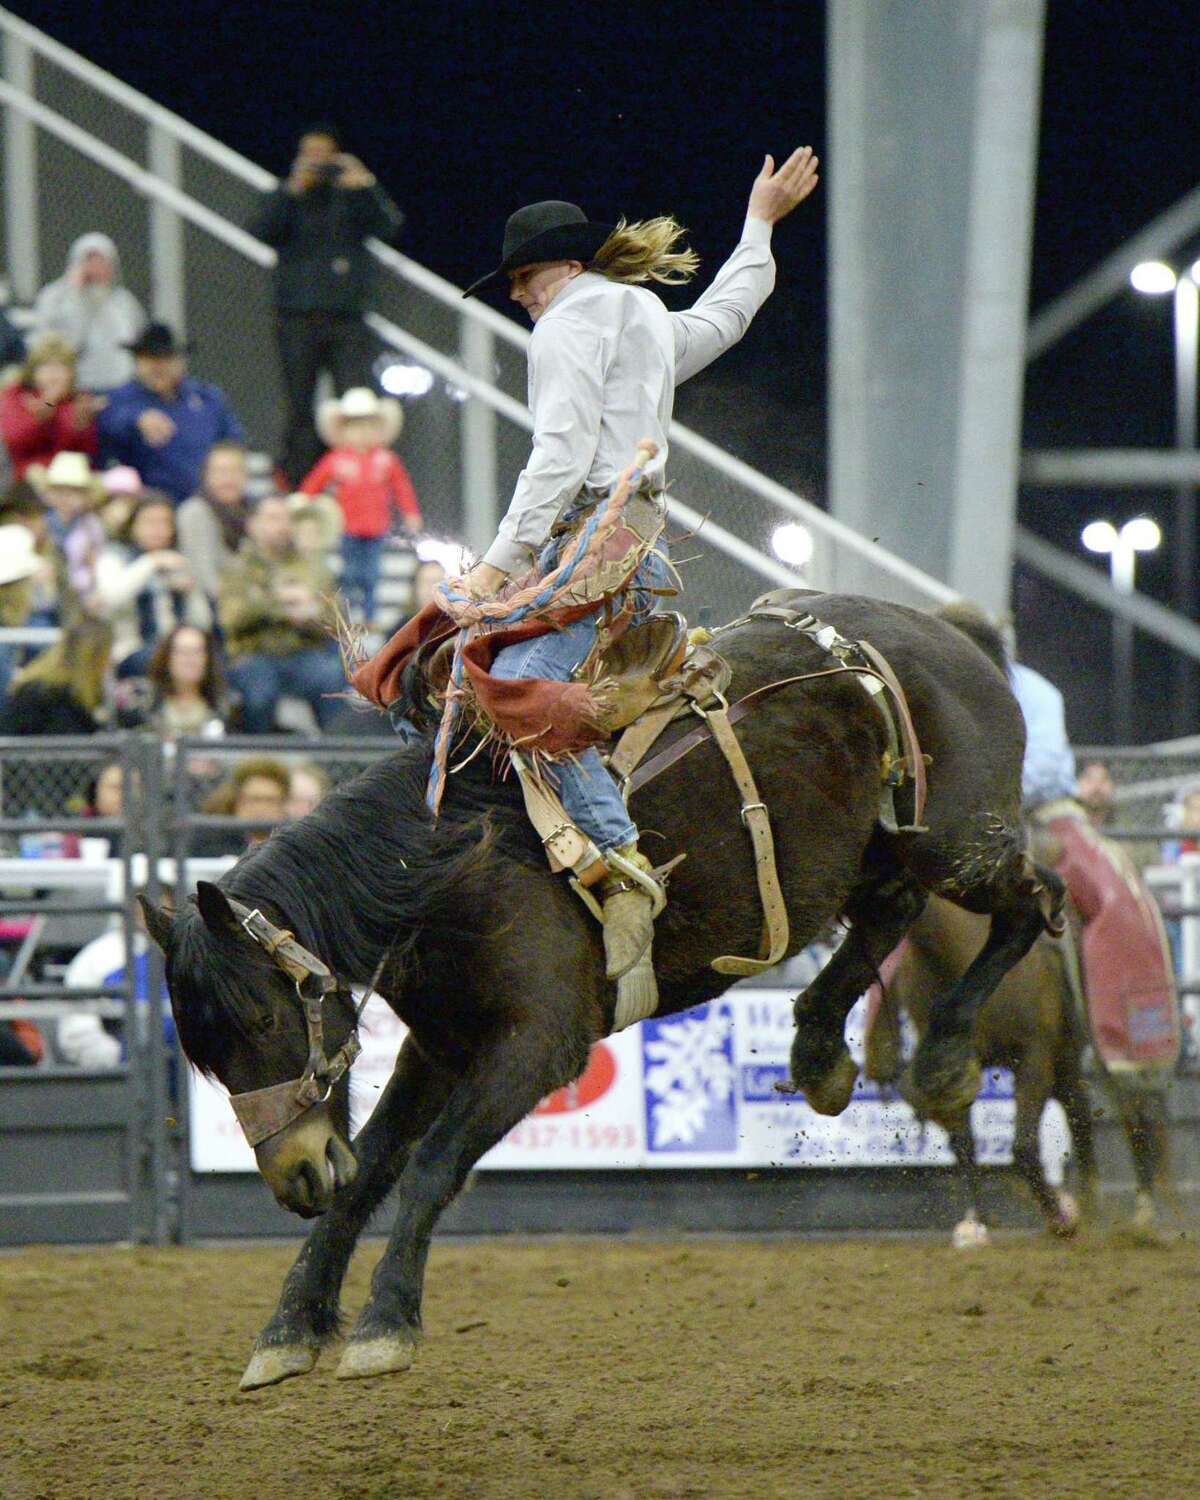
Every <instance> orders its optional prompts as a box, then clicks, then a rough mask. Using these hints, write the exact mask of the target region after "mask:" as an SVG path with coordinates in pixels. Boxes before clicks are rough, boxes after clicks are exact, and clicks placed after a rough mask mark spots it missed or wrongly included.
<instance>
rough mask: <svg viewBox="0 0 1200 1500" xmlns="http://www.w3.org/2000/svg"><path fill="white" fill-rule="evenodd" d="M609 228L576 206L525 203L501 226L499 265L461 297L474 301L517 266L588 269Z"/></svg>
mask: <svg viewBox="0 0 1200 1500" xmlns="http://www.w3.org/2000/svg"><path fill="white" fill-rule="evenodd" d="M614 227H615V226H614V225H612V224H594V223H593V222H592V221H591V220H590V219H589V218H588V216H587V214H585V213H584V211H583V209H582V208H580V207H579V205H578V203H564V202H562V201H561V200H560V199H558V198H547V199H546V200H545V201H544V202H542V203H528V204H526V206H525V207H524V208H519V209H517V211H516V213H515V214H510V215H509V219H508V223H507V224H505V226H504V245H503V248H502V249H501V252H500V264H499V265H498V266H497V267H496V269H495V270H494V271H489V272H488V274H487V275H486V276H481V277H480V278H479V280H478V281H474V282H472V283H471V285H470V286H469V287H468V288H467V289H466V291H465V292H464V293H463V296H464V297H476V296H478V295H479V293H480V292H490V291H491V290H492V289H493V288H494V287H498V286H503V285H504V282H505V279H506V278H507V276H508V273H509V272H510V271H515V270H517V269H518V268H519V267H520V266H533V265H537V263H538V262H539V261H545V260H579V261H582V262H583V264H584V265H585V266H586V265H590V264H591V262H592V261H593V260H594V259H595V256H596V251H597V250H599V248H600V246H601V245H603V243H604V241H605V240H606V239H607V238H608V237H609V235H610V234H611V233H612V232H613V229H614Z"/></svg>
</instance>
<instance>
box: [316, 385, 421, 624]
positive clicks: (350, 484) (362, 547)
mask: <svg viewBox="0 0 1200 1500" xmlns="http://www.w3.org/2000/svg"><path fill="white" fill-rule="evenodd" d="M403 420H404V414H403V412H402V410H401V408H400V403H399V402H398V401H394V400H391V399H389V398H384V399H383V400H380V398H379V397H378V396H377V395H376V394H375V392H374V391H371V390H368V389H367V388H366V387H365V386H355V387H354V388H353V389H352V390H348V391H347V392H346V393H345V395H344V396H343V397H342V398H341V400H340V401H329V402H326V403H325V404H324V405H323V406H322V408H321V410H320V412H319V413H318V417H317V426H318V428H319V429H320V432H321V436H322V437H323V438H324V439H325V441H326V442H327V443H328V444H329V452H328V453H326V455H325V457H324V458H322V459H320V460H319V461H318V463H317V464H316V467H315V468H314V469H313V470H312V471H311V473H309V474H308V475H307V476H306V477H305V479H304V482H303V483H302V484H301V486H300V489H301V491H302V493H304V494H306V495H317V494H320V493H321V492H322V491H326V492H327V493H329V494H331V495H332V496H333V497H334V499H335V500H336V501H337V503H338V505H339V506H341V510H342V517H343V521H344V527H343V531H342V542H341V551H342V593H343V594H344V595H345V597H346V600H347V602H348V603H350V604H351V605H353V604H355V603H357V604H358V606H359V608H360V609H361V611H362V619H363V620H364V621H365V622H366V623H367V624H370V623H371V622H372V621H373V620H374V618H375V589H376V586H377V584H378V583H379V573H380V569H381V567H382V564H383V547H384V542H385V540H386V538H387V535H388V531H389V530H390V528H391V522H392V513H393V511H394V512H395V513H396V514H398V515H399V517H400V520H401V521H402V522H403V524H404V526H405V528H406V529H407V530H408V531H409V532H417V531H420V530H421V527H422V525H423V522H422V520H421V508H420V506H419V505H418V504H417V495H416V491H415V490H414V489H413V482H412V480H411V479H410V478H409V474H408V470H407V469H406V468H405V467H404V465H403V464H402V463H401V462H400V460H399V459H398V458H397V457H396V455H395V454H394V453H393V452H392V450H391V444H392V443H394V442H395V441H396V439H397V438H398V437H399V436H400V428H401V426H402V425H403Z"/></svg>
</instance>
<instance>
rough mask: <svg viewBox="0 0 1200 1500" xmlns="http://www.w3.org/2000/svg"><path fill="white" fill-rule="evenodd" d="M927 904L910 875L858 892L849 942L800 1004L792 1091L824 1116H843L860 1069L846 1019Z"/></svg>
mask: <svg viewBox="0 0 1200 1500" xmlns="http://www.w3.org/2000/svg"><path fill="white" fill-rule="evenodd" d="M924 904H925V897H924V896H923V895H922V893H921V891H920V890H919V889H918V888H917V885H916V882H915V881H914V880H913V879H912V878H911V877H910V876H908V875H905V874H896V875H891V876H888V877H886V878H883V879H880V880H879V881H876V882H872V883H871V884H870V885H868V886H866V887H864V888H862V889H860V890H859V891H857V892H855V893H854V895H853V896H852V897H851V899H850V901H849V902H847V905H846V916H847V917H848V918H849V919H850V931H849V933H848V934H847V935H846V939H845V941H844V942H843V943H842V946H841V947H840V948H839V949H838V950H837V952H836V953H835V954H834V955H833V957H832V958H831V959H830V960H829V962H828V963H827V964H826V965H825V967H824V968H823V969H822V970H821V972H820V974H818V975H817V977H816V979H814V980H813V982H812V984H810V985H809V987H808V989H806V990H805V991H804V993H803V994H802V995H801V996H799V997H798V999H797V1000H796V1004H795V1007H794V1010H793V1014H794V1016H795V1020H796V1034H795V1037H794V1038H793V1040H792V1054H791V1083H790V1087H791V1088H792V1089H799V1090H802V1091H803V1094H804V1097H805V1099H806V1100H807V1101H808V1103H809V1105H810V1106H811V1107H812V1108H813V1109H814V1110H816V1112H817V1113H818V1114H819V1115H840V1114H841V1112H842V1111H843V1110H844V1109H845V1107H846V1105H847V1104H848V1103H849V1102H850V1095H851V1093H852V1092H853V1090H854V1081H855V1078H856V1077H857V1075H858V1070H857V1068H856V1067H855V1065H854V1060H853V1058H852V1057H851V1056H850V1052H849V1049H848V1048H847V1046H846V1040H845V1035H844V1033H845V1028H846V1017H847V1016H848V1015H849V1014H850V1011H851V1008H852V1007H853V1005H854V1002H855V1001H856V1000H857V999H858V997H859V996H860V995H861V994H863V992H864V991H865V990H866V989H867V988H868V987H869V986H870V984H871V983H872V982H873V981H874V980H875V979H876V978H877V977H878V972H879V965H880V964H881V963H882V962H883V961H884V959H885V958H886V957H887V956H888V954H889V953H890V952H891V951H892V949H893V948H894V947H895V946H896V944H897V943H898V942H899V941H900V939H901V938H902V937H903V936H904V934H905V933H906V932H907V931H908V929H909V928H910V927H911V926H912V924H913V922H914V921H915V920H916V918H917V917H918V916H919V915H920V913H921V908H922V907H923V906H924Z"/></svg>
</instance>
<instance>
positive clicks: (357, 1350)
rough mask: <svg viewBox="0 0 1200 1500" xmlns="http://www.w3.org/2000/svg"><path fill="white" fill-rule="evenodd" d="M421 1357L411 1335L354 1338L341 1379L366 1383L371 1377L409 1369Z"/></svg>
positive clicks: (345, 1355) (339, 1374)
mask: <svg viewBox="0 0 1200 1500" xmlns="http://www.w3.org/2000/svg"><path fill="white" fill-rule="evenodd" d="M416 1355H417V1341H416V1339H415V1338H414V1337H413V1336H412V1335H411V1334H403V1333H383V1334H377V1335H376V1336H375V1337H374V1338H369V1339H357V1340H356V1339H351V1340H350V1342H349V1343H348V1344H347V1345H346V1349H345V1352H344V1353H343V1355H342V1358H341V1362H340V1364H339V1365H338V1367H337V1378H338V1379H339V1380H365V1379H367V1377H368V1376H370V1375H397V1374H399V1373H400V1372H401V1371H402V1370H407V1369H408V1367H409V1366H410V1365H411V1364H412V1362H413V1360H414V1359H415V1358H416Z"/></svg>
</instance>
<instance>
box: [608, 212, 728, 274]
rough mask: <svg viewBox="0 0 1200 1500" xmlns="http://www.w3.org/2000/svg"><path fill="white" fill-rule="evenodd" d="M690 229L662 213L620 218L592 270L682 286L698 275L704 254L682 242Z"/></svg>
mask: <svg viewBox="0 0 1200 1500" xmlns="http://www.w3.org/2000/svg"><path fill="white" fill-rule="evenodd" d="M686 233H687V230H686V229H684V227H683V225H682V224H680V223H679V222H678V220H676V219H672V218H670V217H669V216H665V215H664V216H662V217H660V218H657V219H639V220H638V221H637V223H636V224H630V223H628V222H627V221H626V220H625V219H624V218H622V219H620V220H619V221H618V223H617V227H616V228H615V229H614V230H613V232H612V233H611V234H610V235H609V237H608V238H607V239H606V240H605V241H604V243H603V244H602V245H601V246H600V248H599V250H597V251H596V254H595V257H594V258H593V260H592V263H591V265H590V266H589V267H588V269H589V270H590V271H596V272H598V273H599V274H600V275H601V276H607V277H608V279H609V280H610V281H627V282H639V281H660V282H662V283H663V284H664V285H666V286H680V285H682V283H683V282H685V281H690V280H691V279H692V277H693V276H694V275H695V274H696V268H697V267H698V266H699V264H700V257H699V256H698V255H697V254H696V252H695V251H694V250H692V249H691V248H690V247H688V246H686V245H683V244H681V243H680V242H681V241H682V239H683V237H684V235H685V234H686Z"/></svg>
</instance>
